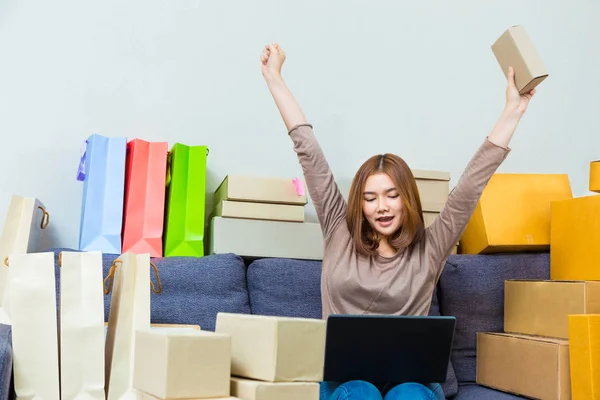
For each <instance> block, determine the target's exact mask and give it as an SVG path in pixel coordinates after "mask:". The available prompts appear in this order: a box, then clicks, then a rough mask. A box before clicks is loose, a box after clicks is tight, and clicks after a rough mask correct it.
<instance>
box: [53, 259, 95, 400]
mask: <svg viewBox="0 0 600 400" xmlns="http://www.w3.org/2000/svg"><path fill="white" fill-rule="evenodd" d="M59 264H60V307H59V309H60V317H59V322H60V383H61V400H104V398H105V394H104V293H103V290H102V289H103V287H102V278H103V276H102V253H100V252H99V251H94V252H84V253H79V252H62V253H61V254H60V258H59Z"/></svg>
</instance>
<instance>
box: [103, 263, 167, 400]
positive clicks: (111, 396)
mask: <svg viewBox="0 0 600 400" xmlns="http://www.w3.org/2000/svg"><path fill="white" fill-rule="evenodd" d="M150 266H151V263H150V255H149V254H133V253H125V254H123V255H121V256H120V257H118V258H117V259H116V260H115V262H114V263H113V265H112V266H111V268H110V271H109V274H108V276H107V277H106V279H105V291H104V293H105V294H108V293H110V292H111V291H112V295H111V299H110V312H109V315H108V328H107V332H106V345H105V391H106V399H107V400H123V399H135V398H137V396H138V393H137V391H136V390H134V388H133V367H134V365H133V360H134V354H135V352H134V351H135V332H136V331H137V330H147V329H150V287H151V283H152V282H150ZM155 271H156V274H157V275H156V276H157V280H158V283H159V284H158V289H157V288H156V287H154V286H153V285H152V287H153V290H154V292H155V293H160V291H161V289H160V278H159V276H158V270H157V269H156V268H155Z"/></svg>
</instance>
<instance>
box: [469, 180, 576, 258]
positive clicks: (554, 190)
mask: <svg viewBox="0 0 600 400" xmlns="http://www.w3.org/2000/svg"><path fill="white" fill-rule="evenodd" d="M572 198H573V193H572V192H571V184H570V182H569V176H568V175H567V174H502V173H496V174H494V175H493V176H492V178H491V179H490V180H489V182H488V184H487V186H486V187H485V189H484V190H483V193H482V194H481V197H480V199H479V202H478V203H477V207H475V210H474V211H473V215H472V216H471V218H470V220H469V223H468V225H467V227H466V228H465V231H464V233H463V235H462V237H461V239H460V248H459V251H460V252H461V253H463V254H485V253H498V252H522V251H548V249H549V247H550V205H551V202H552V201H557V200H565V199H572ZM553 245H554V243H553Z"/></svg>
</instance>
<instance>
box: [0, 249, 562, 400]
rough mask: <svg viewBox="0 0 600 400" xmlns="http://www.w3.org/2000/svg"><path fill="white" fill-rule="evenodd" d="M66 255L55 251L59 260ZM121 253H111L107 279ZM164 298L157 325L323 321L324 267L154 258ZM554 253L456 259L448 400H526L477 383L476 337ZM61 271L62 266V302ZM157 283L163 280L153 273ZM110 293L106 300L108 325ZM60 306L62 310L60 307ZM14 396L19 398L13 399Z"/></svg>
mask: <svg viewBox="0 0 600 400" xmlns="http://www.w3.org/2000/svg"><path fill="white" fill-rule="evenodd" d="M61 250H64V251H74V250H71V249H52V250H49V251H53V252H54V253H55V257H56V258H55V260H56V261H57V260H58V254H59V252H60V251H61ZM116 257H117V255H111V254H104V255H103V264H104V275H105V276H106V275H107V274H108V271H109V268H110V266H111V264H112V262H113V261H114V259H115V258H116ZM152 261H153V262H154V264H155V265H156V266H157V268H158V270H159V274H160V280H161V283H162V289H163V291H162V293H160V294H154V293H152V294H151V318H152V322H153V323H175V324H199V325H200V326H201V327H202V329H203V330H209V331H212V330H214V327H215V321H216V314H217V313H218V312H219V311H226V312H235V313H245V314H248V313H253V314H262V315H280V316H297V317H305V318H320V317H321V295H320V279H321V263H320V262H318V261H303V260H290V259H277V258H273V259H258V260H244V259H242V258H241V257H239V256H237V255H234V254H221V255H211V256H206V257H202V258H194V257H173V258H155V259H152ZM549 265H550V260H549V254H548V253H531V254H524V253H523V254H498V255H477V256H474V255H451V256H450V257H449V259H448V261H447V263H446V266H445V269H444V272H443V273H442V275H441V277H440V281H439V283H438V285H437V287H436V291H435V292H434V296H433V299H432V306H431V310H430V315H438V314H439V315H453V316H455V317H456V318H457V327H456V333H455V340H454V344H453V351H452V358H451V363H450V365H449V369H448V379H447V381H446V382H445V383H444V392H445V394H446V396H447V398H451V399H455V400H470V399H490V400H509V399H517V398H522V397H518V396H513V395H511V394H507V393H503V392H500V391H496V390H492V389H489V388H485V387H482V386H480V385H477V384H476V383H475V360H476V359H475V355H476V348H475V332H479V331H502V326H503V309H504V280H506V279H521V278H527V279H549V270H550V268H549ZM59 279H60V269H59V267H58V265H57V266H56V282H57V283H56V287H57V300H58V296H59V295H60V293H59V287H60V286H59ZM151 279H152V280H153V281H156V277H155V275H154V272H151ZM110 298H111V296H110V294H109V295H106V296H105V301H104V308H105V320H106V321H107V320H108V310H109V306H110ZM57 304H59V303H58V302H57ZM10 334H11V332H10V327H8V326H5V325H0V400H3V399H6V398H9V397H11V396H12V395H14V392H13V389H12V386H11V376H12V374H11V372H12V371H11V370H12V369H11V365H12V346H11V336H10ZM11 398H12V397H11Z"/></svg>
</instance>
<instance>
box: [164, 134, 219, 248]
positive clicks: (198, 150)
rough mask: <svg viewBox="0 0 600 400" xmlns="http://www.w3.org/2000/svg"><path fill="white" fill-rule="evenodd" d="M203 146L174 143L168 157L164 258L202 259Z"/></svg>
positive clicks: (204, 198)
mask: <svg viewBox="0 0 600 400" xmlns="http://www.w3.org/2000/svg"><path fill="white" fill-rule="evenodd" d="M207 156H208V148H207V147H206V146H187V145H184V144H181V143H176V144H175V145H174V146H173V148H172V149H171V152H170V153H169V155H168V158H167V195H166V213H165V231H164V232H165V233H164V256H165V257H175V256H196V257H202V256H204V214H205V211H204V205H205V200H206V158H207Z"/></svg>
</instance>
